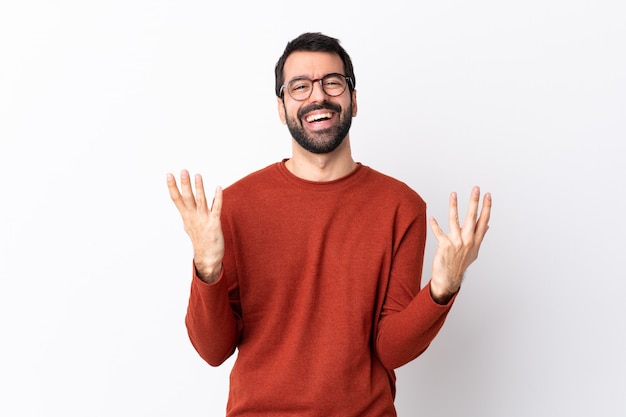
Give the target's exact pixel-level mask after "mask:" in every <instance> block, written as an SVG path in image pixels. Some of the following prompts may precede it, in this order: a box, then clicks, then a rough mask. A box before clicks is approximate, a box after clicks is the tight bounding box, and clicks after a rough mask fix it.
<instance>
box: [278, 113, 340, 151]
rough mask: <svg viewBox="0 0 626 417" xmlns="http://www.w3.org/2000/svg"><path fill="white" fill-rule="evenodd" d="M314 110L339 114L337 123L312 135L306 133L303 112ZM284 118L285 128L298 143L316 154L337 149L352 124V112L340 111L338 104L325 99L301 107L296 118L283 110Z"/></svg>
mask: <svg viewBox="0 0 626 417" xmlns="http://www.w3.org/2000/svg"><path fill="white" fill-rule="evenodd" d="M351 107H352V106H350V108H351ZM314 110H332V111H334V112H335V113H337V114H338V115H339V124H338V125H336V126H334V127H331V128H328V129H324V130H319V131H316V132H315V133H314V134H313V135H310V134H307V132H306V131H305V130H304V127H303V126H302V121H301V120H302V117H303V115H304V114H306V113H308V112H311V111H314ZM285 119H286V120H287V128H289V132H290V133H291V136H292V137H293V138H294V140H295V141H296V142H297V143H298V145H300V146H302V147H303V148H304V149H306V150H307V151H309V152H312V153H316V154H324V153H330V152H332V151H334V150H335V149H337V147H338V146H339V145H341V143H342V142H343V140H344V139H345V137H346V136H347V135H348V132H349V131H350V126H351V125H352V113H351V112H350V111H346V112H342V108H341V106H340V105H338V104H335V103H329V102H327V101H324V102H322V103H320V104H312V105H310V106H307V107H303V108H301V109H300V110H299V111H298V115H297V118H290V117H288V116H287V110H285Z"/></svg>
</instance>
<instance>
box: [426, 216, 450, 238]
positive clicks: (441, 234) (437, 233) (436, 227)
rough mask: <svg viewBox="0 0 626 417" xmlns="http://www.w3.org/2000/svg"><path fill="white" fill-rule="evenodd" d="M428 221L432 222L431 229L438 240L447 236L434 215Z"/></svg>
mask: <svg viewBox="0 0 626 417" xmlns="http://www.w3.org/2000/svg"><path fill="white" fill-rule="evenodd" d="M428 222H429V224H430V230H432V231H433V234H434V235H435V238H436V239H437V240H440V239H442V238H445V237H446V234H445V233H444V232H443V230H441V227H440V226H439V223H438V222H437V220H436V219H435V218H434V217H431V218H430V219H429V221H428Z"/></svg>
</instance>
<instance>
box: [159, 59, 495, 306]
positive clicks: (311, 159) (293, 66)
mask: <svg viewBox="0 0 626 417" xmlns="http://www.w3.org/2000/svg"><path fill="white" fill-rule="evenodd" d="M330 73H340V74H343V73H344V67H343V62H342V61H341V59H340V58H339V56H338V55H336V54H332V53H326V52H305V51H297V52H294V53H292V54H291V55H290V56H289V57H288V58H287V60H286V62H285V67H284V77H285V80H287V81H288V80H290V79H292V78H294V77H298V76H304V77H308V78H310V79H318V78H322V77H323V76H324V75H326V74H330ZM328 103H332V105H330V106H329V105H328ZM277 104H278V116H279V118H280V120H281V122H282V123H283V124H289V125H290V126H291V128H297V129H298V130H300V131H301V133H302V134H304V135H306V137H307V140H310V141H312V142H315V143H316V144H317V146H320V147H322V148H323V147H324V145H325V144H328V143H330V142H333V141H334V143H333V145H332V146H330V147H329V149H332V150H329V151H328V152H324V153H318V152H311V151H310V150H307V149H306V148H305V147H303V146H302V145H301V144H300V143H298V141H297V140H296V139H294V138H292V157H291V158H290V159H289V160H288V161H287V162H286V167H287V169H288V170H289V171H291V172H292V173H293V174H294V175H296V176H298V177H300V178H303V179H306V180H310V181H331V180H334V179H338V178H341V177H343V176H345V175H347V174H349V173H350V172H351V171H352V170H353V169H354V168H355V167H356V163H355V162H354V160H353V159H352V155H351V149H350V135H349V133H348V134H346V135H345V137H344V138H339V140H337V138H336V137H335V136H333V133H336V132H337V131H339V126H340V125H341V123H342V121H345V120H347V119H348V118H350V117H356V115H357V100H356V90H354V91H352V93H350V91H349V89H346V91H344V93H343V94H341V95H340V96H337V97H330V96H328V95H327V94H326V93H325V92H324V90H323V89H322V88H321V86H320V85H319V83H316V84H315V85H314V88H313V92H312V94H311V96H310V97H309V98H308V99H307V100H304V101H296V100H293V99H292V98H291V97H290V96H289V95H288V94H285V95H284V97H283V98H282V99H280V98H278V99H277ZM338 109H341V110H340V111H338ZM299 112H300V115H299ZM329 112H330V113H331V118H330V119H329V120H325V121H323V122H320V123H307V122H306V117H307V116H309V115H312V114H316V113H329ZM336 142H338V143H336ZM167 186H168V189H169V193H170V197H171V199H172V201H173V202H174V204H175V205H176V208H177V209H178V211H179V212H180V215H181V217H182V219H183V225H184V228H185V231H186V232H187V234H188V235H189V238H190V239H191V243H192V246H193V250H194V263H195V266H196V270H197V274H198V277H199V278H200V279H202V280H203V281H205V282H207V283H213V282H215V281H216V280H217V279H218V278H219V275H220V272H221V263H222V259H223V256H224V238H223V234H222V229H221V223H220V214H221V208H222V190H221V189H220V188H219V187H218V188H217V189H216V191H215V195H214V198H213V202H212V204H211V205H210V206H209V204H208V202H207V199H206V195H205V192H204V186H203V183H202V177H201V176H200V175H199V174H196V175H195V177H194V187H195V195H194V192H193V189H192V184H191V179H190V175H189V172H187V171H186V170H183V171H181V173H180V189H179V188H178V185H177V184H176V179H175V177H174V175H173V174H171V173H168V174H167ZM491 205H492V201H491V194H489V193H487V194H485V195H484V197H483V202H482V208H481V209H480V213H479V206H480V188H479V187H477V186H476V187H474V188H473V189H472V191H471V195H470V201H469V207H468V210H467V214H466V216H465V219H464V221H463V224H462V225H461V224H460V222H459V213H458V204H457V195H456V193H454V192H453V193H451V194H450V200H449V211H448V227H449V233H448V234H446V233H445V232H444V231H443V230H442V228H441V227H440V225H439V223H438V222H437V221H436V220H435V219H434V218H431V219H430V227H431V230H432V232H433V234H434V235H435V238H436V239H437V249H436V251H435V255H434V259H433V264H432V277H431V281H430V293H431V295H432V297H433V299H434V300H435V301H436V302H437V303H440V304H447V303H448V302H449V301H450V300H451V298H452V297H453V296H454V294H456V292H457V291H458V290H459V288H460V286H461V282H462V280H463V275H464V273H465V271H466V270H467V268H468V267H469V266H470V265H471V264H472V262H474V261H475V260H476V258H477V257H478V251H479V249H480V246H481V244H482V241H483V238H484V236H485V233H486V232H487V230H488V228H489V225H488V223H489V217H490V213H491Z"/></svg>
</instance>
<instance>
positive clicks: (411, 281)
mask: <svg viewBox="0 0 626 417" xmlns="http://www.w3.org/2000/svg"><path fill="white" fill-rule="evenodd" d="M396 233H397V235H398V238H397V239H398V241H397V242H396V243H395V250H394V256H393V260H392V264H391V270H390V277H389V284H388V288H387V293H386V296H385V299H384V302H383V307H382V310H381V315H380V319H379V322H378V329H377V333H376V352H377V355H378V358H379V359H380V361H381V362H382V363H383V365H384V366H385V367H386V368H387V369H395V368H398V367H400V366H402V365H405V364H407V363H408V362H410V361H412V360H413V359H415V358H417V357H418V356H419V355H420V354H422V353H423V352H424V351H425V350H426V349H427V348H428V346H429V345H430V343H431V342H432V340H433V339H434V338H435V336H436V335H437V333H438V332H439V330H440V329H441V327H442V326H443V323H444V321H445V318H446V316H447V314H448V312H449V311H450V308H451V306H452V304H453V302H454V299H455V298H456V296H455V297H453V298H452V300H450V302H449V303H448V304H446V305H440V304H437V303H436V302H435V301H434V300H433V298H432V296H431V294H430V282H429V283H428V284H427V285H426V286H424V288H423V289H422V288H420V286H421V279H420V278H421V275H422V266H423V262H424V249H425V245H426V210H425V207H424V209H423V210H421V213H419V214H418V215H417V216H415V217H413V219H412V220H411V221H410V223H409V224H408V227H406V228H405V230H396Z"/></svg>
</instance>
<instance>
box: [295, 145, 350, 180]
mask: <svg viewBox="0 0 626 417" xmlns="http://www.w3.org/2000/svg"><path fill="white" fill-rule="evenodd" d="M292 149H293V156H292V157H291V159H289V160H288V161H287V162H286V163H285V166H286V167H287V169H288V170H289V171H290V172H291V173H292V174H294V175H295V176H296V177H299V178H302V179H305V180H308V181H317V182H325V181H333V180H336V179H339V178H341V177H345V176H346V175H348V174H349V173H351V172H352V170H354V168H356V163H355V162H354V160H353V159H352V154H351V151H350V140H349V138H347V137H346V138H345V139H344V141H343V142H342V143H341V145H339V147H338V148H337V149H335V150H334V151H332V152H330V153H326V154H315V153H311V152H308V151H306V150H304V149H303V148H302V147H301V146H300V145H298V144H297V143H296V141H295V140H294V141H293V144H292Z"/></svg>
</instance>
